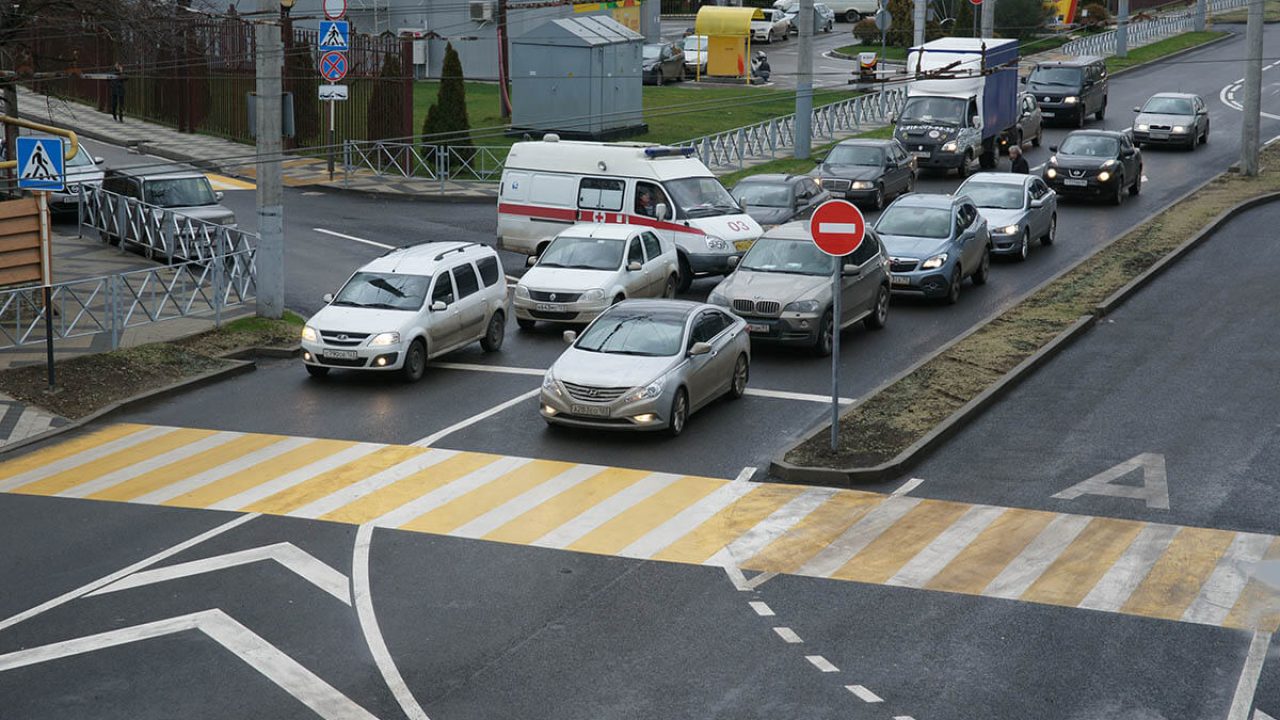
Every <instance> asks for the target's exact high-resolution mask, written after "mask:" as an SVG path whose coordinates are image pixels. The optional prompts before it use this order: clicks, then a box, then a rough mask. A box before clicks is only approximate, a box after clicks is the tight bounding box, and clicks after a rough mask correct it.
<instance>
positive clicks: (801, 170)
mask: <svg viewBox="0 0 1280 720" xmlns="http://www.w3.org/2000/svg"><path fill="white" fill-rule="evenodd" d="M858 137H863V138H891V137H893V126H892V125H885V126H884V127H881V128H876V129H875V130H869V131H867V132H864V133H862V134H860V135H858ZM833 145H835V143H826V144H824V145H814V146H813V152H811V153H809V158H808V159H807V160H797V159H796V158H793V157H788V158H781V159H778V160H771V161H769V162H767V163H761V164H759V165H754V166H752V167H749V168H746V169H745V170H738V171H736V172H731V173H729V174H727V175H721V176H720V182H721V183H722V184H723V185H724V186H725V187H727V188H731V187H733V186H734V185H737V184H738V183H739V182H741V181H742V179H743V178H745V177H750V176H752V175H763V174H765V173H786V174H788V175H805V174H808V172H809V171H810V170H812V169H813V168H814V165H816V164H817V163H815V162H814V160H813V159H814V158H819V157H822V156H823V155H826V154H827V153H828V152H829V151H830V150H831V147H832V146H833Z"/></svg>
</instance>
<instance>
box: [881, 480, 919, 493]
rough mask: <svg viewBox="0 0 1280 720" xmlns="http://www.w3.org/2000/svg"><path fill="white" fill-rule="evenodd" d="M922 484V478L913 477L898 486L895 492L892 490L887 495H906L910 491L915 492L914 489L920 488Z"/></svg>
mask: <svg viewBox="0 0 1280 720" xmlns="http://www.w3.org/2000/svg"><path fill="white" fill-rule="evenodd" d="M923 482H924V478H916V477H913V478H911V479H910V480H908V481H906V482H904V483H902V484H901V485H899V486H898V489H897V490H894V491H893V492H891V493H889V494H890V495H907V494H909V493H910V492H911V491H912V490H915V489H916V488H918V487H920V484H921V483H923Z"/></svg>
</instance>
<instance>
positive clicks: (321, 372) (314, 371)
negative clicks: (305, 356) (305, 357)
mask: <svg viewBox="0 0 1280 720" xmlns="http://www.w3.org/2000/svg"><path fill="white" fill-rule="evenodd" d="M304 367H306V368H307V374H308V375H310V376H311V377H313V378H322V377H324V376H326V375H328V374H329V368H327V367H320V366H319V365H306V366H304Z"/></svg>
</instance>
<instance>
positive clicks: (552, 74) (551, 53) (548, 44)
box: [511, 16, 646, 140]
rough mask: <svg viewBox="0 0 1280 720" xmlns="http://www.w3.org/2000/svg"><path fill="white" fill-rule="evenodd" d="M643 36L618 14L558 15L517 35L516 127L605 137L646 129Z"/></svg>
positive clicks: (513, 89) (513, 117) (513, 118)
mask: <svg viewBox="0 0 1280 720" xmlns="http://www.w3.org/2000/svg"><path fill="white" fill-rule="evenodd" d="M643 46H644V36H642V35H640V34H639V33H636V32H633V31H632V30H630V29H629V28H627V27H626V26H625V25H622V24H621V23H619V22H617V21H616V20H614V19H613V18H608V17H602V16H587V17H573V18H560V19H558V20H551V21H549V22H546V23H544V24H542V25H539V26H537V27H535V28H534V29H532V30H530V31H529V32H527V33H525V34H524V35H521V36H520V37H518V38H514V39H513V40H512V41H511V104H512V111H511V127H512V130H513V131H516V132H521V131H536V132H552V131H554V132H557V133H559V134H560V135H562V136H564V137H577V138H588V139H593V140H599V139H606V138H611V137H619V136H623V135H630V134H633V133H639V132H644V131H645V129H646V126H645V124H644V115H643V105H642V99H641V95H640V89H641V80H642V72H641V52H642V48H643Z"/></svg>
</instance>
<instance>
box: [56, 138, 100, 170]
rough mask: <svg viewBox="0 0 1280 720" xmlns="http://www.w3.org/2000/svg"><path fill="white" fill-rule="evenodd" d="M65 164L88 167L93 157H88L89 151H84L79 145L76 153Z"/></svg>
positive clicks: (91, 163)
mask: <svg viewBox="0 0 1280 720" xmlns="http://www.w3.org/2000/svg"><path fill="white" fill-rule="evenodd" d="M66 144H67V143H63V145H66ZM64 155H65V153H64ZM67 165H69V166H71V167H89V166H90V165H93V158H91V157H89V153H87V152H85V151H84V146H83V145H80V146H78V147H77V148H76V154H75V155H73V156H72V157H71V159H70V160H68V161H67Z"/></svg>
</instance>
